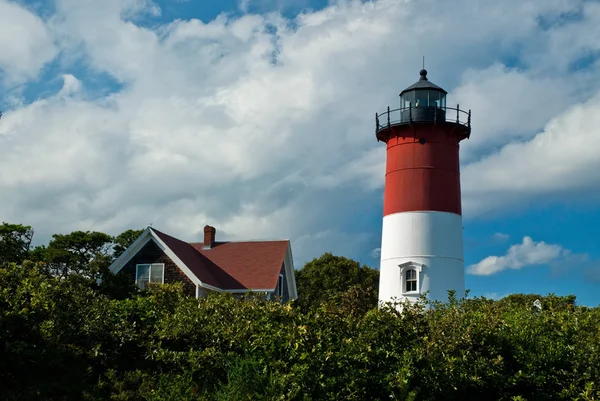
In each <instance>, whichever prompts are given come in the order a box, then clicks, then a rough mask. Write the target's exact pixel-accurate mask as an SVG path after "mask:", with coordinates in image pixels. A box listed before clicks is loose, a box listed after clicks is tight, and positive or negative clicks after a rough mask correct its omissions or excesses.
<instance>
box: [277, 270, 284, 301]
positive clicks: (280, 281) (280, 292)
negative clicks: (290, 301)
mask: <svg viewBox="0 0 600 401" xmlns="http://www.w3.org/2000/svg"><path fill="white" fill-rule="evenodd" d="M277 288H278V291H277V295H278V296H279V297H283V274H280V275H279V279H278V280H277Z"/></svg>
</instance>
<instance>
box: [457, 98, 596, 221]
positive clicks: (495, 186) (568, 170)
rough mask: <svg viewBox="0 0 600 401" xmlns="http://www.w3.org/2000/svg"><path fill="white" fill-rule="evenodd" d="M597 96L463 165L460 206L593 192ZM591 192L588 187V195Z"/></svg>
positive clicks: (485, 207)
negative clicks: (530, 134)
mask: <svg viewBox="0 0 600 401" xmlns="http://www.w3.org/2000/svg"><path fill="white" fill-rule="evenodd" d="M599 108H600V94H598V95H596V96H594V97H593V98H591V99H589V100H588V101H586V102H584V103H581V104H575V105H573V106H571V107H569V108H568V109H567V110H566V111H565V112H564V113H562V114H560V115H559V116H557V117H555V118H553V119H552V120H550V121H549V122H548V123H547V124H546V127H545V129H544V130H543V131H542V132H540V133H539V134H537V135H536V136H535V137H534V138H532V139H531V140H528V141H525V142H519V141H516V142H512V143H510V144H508V145H506V146H504V147H503V148H502V149H501V150H500V151H498V152H497V153H494V154H492V155H490V156H488V157H485V158H483V159H482V160H480V161H477V162H473V163H471V164H468V165H467V166H465V168H464V169H463V172H462V177H463V181H464V186H463V193H464V198H465V209H466V210H467V211H468V214H470V215H471V216H476V215H480V214H483V213H485V212H488V211H492V210H496V209H498V208H502V207H503V208H509V207H511V206H515V205H519V204H523V203H527V202H530V201H532V200H533V199H539V198H544V201H548V200H550V199H552V198H554V199H557V198H560V197H568V196H569V195H575V196H577V195H578V194H581V193H587V196H588V197H589V196H590V195H592V196H594V194H593V192H594V189H595V188H598V187H599V186H600V159H599V158H598V157H597V154H596V151H595V149H597V148H598V147H599V146H600V131H599V128H598V127H599V126H600V114H599V113H597V110H598V109H599ZM590 191H592V192H591V193H590Z"/></svg>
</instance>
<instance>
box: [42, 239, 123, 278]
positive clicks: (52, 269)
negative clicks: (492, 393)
mask: <svg viewBox="0 0 600 401" xmlns="http://www.w3.org/2000/svg"><path fill="white" fill-rule="evenodd" d="M52 238H53V239H52V240H51V241H50V243H49V244H48V246H47V247H46V246H40V247H37V248H35V249H34V252H33V259H34V260H37V261H40V262H43V263H44V265H45V266H46V269H47V271H48V272H49V273H50V274H52V275H54V276H59V277H63V278H64V277H68V276H70V275H73V274H77V275H82V276H85V277H87V278H89V279H97V278H99V277H100V275H101V274H103V273H104V272H105V271H106V269H107V268H108V266H109V265H110V263H111V262H112V254H111V245H112V240H113V239H112V237H111V236H110V235H108V234H104V233H101V232H97V231H94V232H90V231H73V232H72V233H70V234H66V235H65V234H54V235H53V236H52Z"/></svg>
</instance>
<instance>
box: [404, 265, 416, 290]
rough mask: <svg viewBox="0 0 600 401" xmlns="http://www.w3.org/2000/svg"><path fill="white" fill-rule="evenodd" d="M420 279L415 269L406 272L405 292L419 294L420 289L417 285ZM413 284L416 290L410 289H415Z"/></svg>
mask: <svg viewBox="0 0 600 401" xmlns="http://www.w3.org/2000/svg"><path fill="white" fill-rule="evenodd" d="M410 273H413V274H410ZM409 276H410V277H409ZM418 277H419V274H418V273H417V271H416V270H415V269H406V270H405V271H404V292H406V293H412V292H414V293H416V292H418V289H419V287H418V285H417V283H418V281H419V279H418ZM413 283H414V288H415V289H414V290H413V289H409V287H410V288H412V287H413Z"/></svg>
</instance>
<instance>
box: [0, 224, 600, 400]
mask: <svg viewBox="0 0 600 401" xmlns="http://www.w3.org/2000/svg"><path fill="white" fill-rule="evenodd" d="M81 238H86V236H85V235H83V234H77V235H75V236H74V238H71V239H65V238H61V239H60V241H58V242H57V243H56V244H55V245H53V246H56V247H58V248H59V249H68V250H69V252H73V253H74V254H80V255H82V258H81V259H77V258H74V259H66V260H67V261H66V262H64V263H74V264H77V263H82V264H85V260H87V261H89V263H90V264H93V263H95V260H96V259H95V258H96V255H97V254H98V252H97V250H98V249H100V248H102V247H103V246H104V245H103V244H104V242H103V240H104V238H102V237H98V238H100V241H95V240H90V242H91V243H93V244H96V245H101V246H98V247H87V248H85V249H86V251H82V252H80V253H78V252H77V251H76V249H77V248H76V247H70V246H67V245H65V244H72V243H77V241H75V240H77V239H79V240H81ZM87 238H92V237H87ZM55 240H56V237H55ZM71 240H73V241H71ZM61 241H62V242H61ZM58 245H60V247H59V246H58ZM48 248H50V245H49V246H48ZM90 249H91V251H90ZM102 249H103V248H102ZM109 257H110V258H114V255H110V253H109ZM313 262H315V263H313V264H312V265H310V266H312V267H309V270H307V272H306V274H303V273H302V272H299V276H300V277H301V279H300V280H299V285H300V282H302V286H303V287H302V288H304V289H305V290H306V291H307V292H308V293H309V294H312V296H313V298H312V299H311V300H310V302H308V303H306V304H299V305H296V304H294V303H291V304H279V303H277V302H272V301H267V300H264V299H262V298H260V297H253V296H248V297H244V298H243V299H238V298H235V297H234V296H233V295H231V294H213V295H210V296H208V297H205V298H201V299H199V300H197V299H194V298H190V297H186V296H184V294H183V290H182V287H181V285H163V286H150V288H149V289H148V290H147V291H144V292H138V291H129V290H127V288H126V287H119V283H118V282H113V283H112V284H111V286H105V287H102V285H100V286H98V285H95V283H94V282H93V280H91V279H90V277H89V274H88V273H87V272H89V271H91V270H92V269H89V268H88V267H85V266H83V267H81V266H80V267H77V268H74V269H70V267H69V266H68V267H69V272H70V273H69V274H67V275H66V276H63V275H56V274H50V273H51V272H50V271H49V270H48V269H47V263H48V262H45V261H44V260H42V261H38V262H31V261H24V262H23V263H20V264H17V263H7V264H4V265H3V266H0V383H2V386H0V399H2V400H7V401H12V400H38V399H43V400H85V401H96V400H134V401H135V400H155V401H163V400H165V401H166V400H190V401H191V400H202V401H221V400H232V401H236V400H269V401H270V400H299V401H304V400H365V399H368V400H417V399H418V400H438V399H444V400H464V399H486V400H487V399H489V400H528V401H534V400H581V401H584V400H585V401H591V400H599V399H600V380H599V379H598V378H599V377H600V347H599V346H598V344H600V331H598V327H600V308H589V307H584V306H578V305H576V302H575V298H574V297H559V296H555V295H552V294H550V295H548V296H538V295H535V296H534V295H514V296H510V297H507V298H505V299H503V300H500V301H493V300H490V299H485V298H473V299H458V298H457V297H456V296H454V294H450V296H449V300H448V302H446V303H438V302H433V303H424V304H417V305H409V304H406V305H403V309H402V312H399V311H398V309H396V308H395V307H393V305H389V306H384V307H382V308H379V309H378V308H375V307H371V306H373V305H372V303H371V302H372V301H368V302H365V299H368V298H369V297H370V296H372V294H373V293H372V291H373V287H372V286H371V285H366V286H363V285H362V284H363V283H362V282H361V281H360V280H361V279H362V280H364V281H369V280H371V283H370V284H372V283H376V280H375V279H374V278H373V276H372V275H371V274H372V273H370V271H369V270H367V269H368V268H367V269H365V268H364V267H360V266H359V265H358V263H356V262H354V261H351V260H348V259H344V258H339V257H334V256H332V255H331V254H325V255H323V256H322V257H321V258H319V259H316V260H315V261H313ZM317 262H318V263H317ZM319 266H320V267H321V268H322V269H323V270H326V271H328V272H329V274H332V275H335V274H340V275H341V276H342V277H343V278H342V279H338V278H335V277H332V278H331V280H328V279H327V277H326V275H324V274H323V272H321V271H317V270H318V269H317V267H319ZM362 269H365V270H364V272H363V270H362ZM79 271H81V272H83V274H77V273H76V272H79ZM361 274H364V276H361ZM110 277H111V276H105V279H106V280H105V281H104V282H106V281H109V280H110ZM317 283H322V285H323V289H324V291H325V293H326V294H327V295H326V296H321V295H320V294H319V292H318V291H317ZM311 285H314V287H311ZM337 285H339V287H336V286H337ZM119 288H121V291H122V292H121V293H120V295H119V296H115V295H114V294H116V293H118V291H117V290H118V289H119ZM311 288H312V289H311ZM299 295H300V296H301V297H302V296H305V294H303V293H302V291H301V290H299ZM536 299H539V300H540V301H541V304H542V308H541V310H539V309H538V308H535V307H533V301H535V300H536ZM368 305H371V306H369V307H367V306H368Z"/></svg>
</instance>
